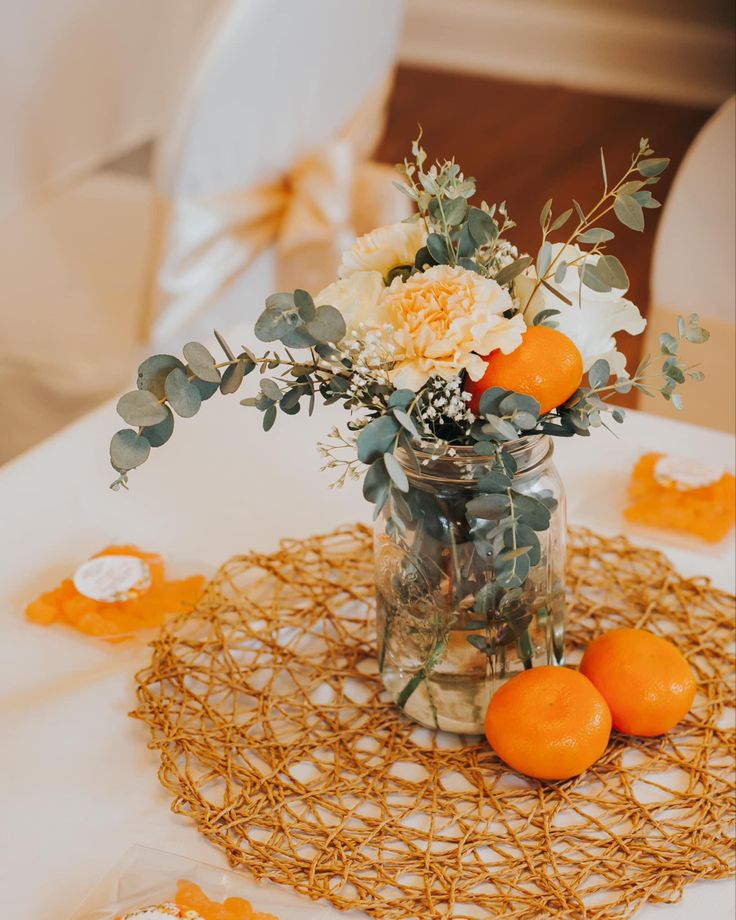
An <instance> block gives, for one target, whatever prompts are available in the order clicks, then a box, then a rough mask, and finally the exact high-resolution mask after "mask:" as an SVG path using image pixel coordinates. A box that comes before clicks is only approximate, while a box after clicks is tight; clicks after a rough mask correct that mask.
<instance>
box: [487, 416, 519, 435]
mask: <svg viewBox="0 0 736 920" xmlns="http://www.w3.org/2000/svg"><path fill="white" fill-rule="evenodd" d="M482 431H483V434H486V435H488V436H489V437H492V438H496V439H500V440H502V441H514V440H516V438H518V437H519V432H518V431H517V430H516V428H514V426H513V425H512V424H511V422H507V421H506V419H503V418H499V417H498V416H497V415H486V424H485V425H484V426H483V429H482Z"/></svg>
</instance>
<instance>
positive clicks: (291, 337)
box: [281, 326, 319, 348]
mask: <svg viewBox="0 0 736 920" xmlns="http://www.w3.org/2000/svg"><path fill="white" fill-rule="evenodd" d="M281 341H282V342H283V343H284V345H286V347H287V348H311V347H312V346H313V345H318V344H319V342H318V340H317V339H316V338H315V337H314V336H313V335H311V334H310V332H309V331H308V329H307V327H306V326H297V327H296V328H294V329H292V330H291V331H289V332H287V333H286V335H283V336H281Z"/></svg>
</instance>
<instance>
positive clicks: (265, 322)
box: [255, 295, 302, 342]
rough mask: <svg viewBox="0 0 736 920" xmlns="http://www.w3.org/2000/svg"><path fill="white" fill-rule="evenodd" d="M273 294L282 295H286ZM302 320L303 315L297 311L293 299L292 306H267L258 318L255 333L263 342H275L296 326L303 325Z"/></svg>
mask: <svg viewBox="0 0 736 920" xmlns="http://www.w3.org/2000/svg"><path fill="white" fill-rule="evenodd" d="M272 296H279V297H281V296H284V295H272ZM288 296H291V295H288ZM270 299H271V298H269V300H270ZM266 303H268V301H266ZM301 322H302V320H301V317H300V316H299V314H298V313H297V310H296V307H294V305H293V301H292V305H291V306H290V307H280V306H267V307H266V309H265V310H264V311H263V313H261V315H260V316H259V317H258V319H257V320H256V325H255V333H256V335H257V336H258V338H259V339H260V340H261V341H262V342H275V341H276V340H277V339H280V338H282V336H285V335H286V334H287V333H288V332H290V331H291V330H292V329H294V328H295V327H296V326H299V325H301Z"/></svg>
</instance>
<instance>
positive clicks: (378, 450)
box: [357, 415, 400, 463]
mask: <svg viewBox="0 0 736 920" xmlns="http://www.w3.org/2000/svg"><path fill="white" fill-rule="evenodd" d="M399 430H400V427H399V423H398V422H397V421H396V419H394V418H393V417H392V416H390V415H381V416H379V417H378V418H377V419H374V420H373V421H372V422H370V423H369V424H368V425H366V426H365V428H364V429H363V430H362V431H361V432H360V434H359V435H358V443H357V448H358V459H359V460H360V461H361V463H373V461H374V460H376V459H378V458H379V457H382V456H383V454H385V453H386V452H387V451H388V450H389V449H390V448H391V446H392V444H393V442H394V440H395V438H396V435H397V434H398V433H399Z"/></svg>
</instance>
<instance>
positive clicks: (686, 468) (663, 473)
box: [654, 455, 724, 492]
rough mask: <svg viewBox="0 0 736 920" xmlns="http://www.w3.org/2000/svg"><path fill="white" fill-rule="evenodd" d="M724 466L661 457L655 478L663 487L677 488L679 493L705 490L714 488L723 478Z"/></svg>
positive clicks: (680, 458) (679, 458) (656, 464)
mask: <svg viewBox="0 0 736 920" xmlns="http://www.w3.org/2000/svg"><path fill="white" fill-rule="evenodd" d="M723 473H724V470H723V467H722V466H717V465H716V464H714V463H704V462H703V461H701V460H686V459H684V458H682V457H670V456H668V455H665V456H664V457H660V458H659V460H657V462H656V463H655V465H654V478H655V479H656V480H657V482H658V483H659V484H660V485H661V486H668V487H670V488H675V489H677V490H678V491H679V492H689V491H691V490H692V489H704V488H705V487H706V486H712V485H713V483H714V482H718V480H719V479H721V477H722V476H723Z"/></svg>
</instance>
